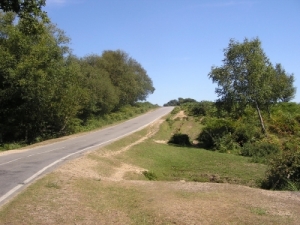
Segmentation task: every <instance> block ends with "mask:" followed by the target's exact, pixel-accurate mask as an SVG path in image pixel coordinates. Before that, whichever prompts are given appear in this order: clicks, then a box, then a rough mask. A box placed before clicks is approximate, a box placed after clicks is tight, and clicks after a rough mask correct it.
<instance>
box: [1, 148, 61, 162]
mask: <svg viewBox="0 0 300 225" xmlns="http://www.w3.org/2000/svg"><path fill="white" fill-rule="evenodd" d="M63 148H65V147H62V148H56V149H52V150H50V151H46V152H39V153H35V154H32V155H28V156H25V157H21V158H17V159H14V160H11V161H8V162H5V163H1V164H0V166H2V165H6V164H9V163H11V162H14V161H18V160H20V159H24V158H28V157H31V156H34V155H41V154H45V153H48V152H53V151H56V150H59V149H63Z"/></svg>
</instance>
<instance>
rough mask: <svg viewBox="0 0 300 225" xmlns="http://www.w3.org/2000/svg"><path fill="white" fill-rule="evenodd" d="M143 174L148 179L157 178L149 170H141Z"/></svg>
mask: <svg viewBox="0 0 300 225" xmlns="http://www.w3.org/2000/svg"><path fill="white" fill-rule="evenodd" d="M143 175H144V176H145V177H146V178H147V179H148V180H157V176H156V174H155V173H154V172H151V171H143Z"/></svg>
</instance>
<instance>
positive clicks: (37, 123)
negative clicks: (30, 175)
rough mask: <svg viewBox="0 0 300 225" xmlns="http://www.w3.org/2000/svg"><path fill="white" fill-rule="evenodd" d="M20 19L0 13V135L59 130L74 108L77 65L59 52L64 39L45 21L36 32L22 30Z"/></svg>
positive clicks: (23, 135)
mask: <svg viewBox="0 0 300 225" xmlns="http://www.w3.org/2000/svg"><path fill="white" fill-rule="evenodd" d="M23 25H24V23H22V19H20V20H19V23H17V24H15V23H14V17H13V15H12V13H0V52H1V54H0V81H1V82H0V105H1V107H0V126H1V129H0V133H1V134H0V136H2V140H3V141H11V140H25V141H27V142H31V141H33V140H34V139H35V138H36V137H38V136H47V135H49V134H51V133H58V132H63V131H65V129H66V128H67V127H68V125H69V124H70V123H72V121H73V120H74V118H75V117H76V114H77V112H78V110H79V109H80V107H81V106H80V99H81V93H80V92H81V90H80V87H79V82H78V75H77V74H78V72H79V68H78V66H77V65H76V64H75V63H74V62H73V61H72V60H70V58H69V57H65V56H67V54H68V48H67V44H68V38H67V37H66V36H65V35H64V33H63V32H62V31H61V30H59V29H57V28H56V27H55V26H53V25H51V24H46V25H43V27H42V28H43V29H42V30H41V31H40V34H39V35H36V34H35V35H28V34H24V33H23V32H22V26H23Z"/></svg>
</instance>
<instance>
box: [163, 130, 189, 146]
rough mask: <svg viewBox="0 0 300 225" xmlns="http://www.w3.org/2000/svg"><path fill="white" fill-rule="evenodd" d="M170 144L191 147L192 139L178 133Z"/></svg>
mask: <svg viewBox="0 0 300 225" xmlns="http://www.w3.org/2000/svg"><path fill="white" fill-rule="evenodd" d="M168 143H169V144H175V145H180V146H190V145H191V142H190V138H189V136H188V135H187V134H181V133H177V134H174V135H173V136H172V137H171V139H170V140H169V142H168Z"/></svg>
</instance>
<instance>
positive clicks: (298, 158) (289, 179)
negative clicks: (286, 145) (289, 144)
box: [261, 149, 300, 190]
mask: <svg viewBox="0 0 300 225" xmlns="http://www.w3.org/2000/svg"><path fill="white" fill-rule="evenodd" d="M268 166H269V168H268V170H267V172H266V176H265V179H264V180H263V181H262V185H261V186H262V188H265V189H275V190H291V189H293V190H299V189H300V151H297V150H296V149H289V150H284V151H283V153H282V154H280V155H277V156H276V157H273V158H272V159H271V160H270V161H269V164H268ZM291 187H292V188H291Z"/></svg>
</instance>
